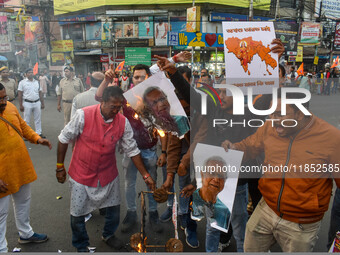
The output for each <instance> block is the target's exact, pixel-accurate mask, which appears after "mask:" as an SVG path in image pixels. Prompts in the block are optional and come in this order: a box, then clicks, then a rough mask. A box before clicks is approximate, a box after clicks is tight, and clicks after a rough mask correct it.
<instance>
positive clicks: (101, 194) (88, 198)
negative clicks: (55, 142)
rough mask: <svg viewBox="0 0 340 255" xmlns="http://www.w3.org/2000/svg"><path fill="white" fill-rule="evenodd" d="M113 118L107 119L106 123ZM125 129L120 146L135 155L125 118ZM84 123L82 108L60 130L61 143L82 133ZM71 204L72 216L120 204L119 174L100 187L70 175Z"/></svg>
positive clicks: (71, 139) (135, 150) (135, 146)
mask: <svg viewBox="0 0 340 255" xmlns="http://www.w3.org/2000/svg"><path fill="white" fill-rule="evenodd" d="M112 121H113V120H112V119H111V120H107V121H106V122H107V123H110V122H112ZM125 121H126V122H125V129H124V133H123V136H122V138H121V139H120V140H119V143H120V147H121V148H122V150H123V152H125V153H126V154H127V155H128V157H133V156H136V155H138V154H139V153H140V151H139V149H138V147H137V143H136V141H135V140H134V139H133V130H132V128H131V125H130V122H129V121H128V120H127V119H126V118H125ZM84 124H85V115H84V111H83V110H82V109H79V110H77V111H76V112H75V114H74V116H73V117H72V119H71V121H70V122H69V123H68V124H67V125H66V126H65V127H64V129H63V130H62V131H61V133H60V135H59V136H58V139H59V141H60V142H61V143H64V144H65V143H70V142H71V141H73V140H75V139H76V138H77V136H78V135H80V134H82V133H83V130H84ZM69 181H70V189H71V206H70V213H71V215H72V216H76V217H78V216H83V215H87V214H89V213H90V212H92V211H93V210H96V209H99V208H105V207H110V206H116V205H119V204H120V187H119V176H117V178H115V179H114V180H113V181H112V182H110V183H109V184H107V185H106V186H105V187H102V186H101V185H100V183H99V180H98V185H97V187H89V186H86V185H83V184H80V183H78V182H76V181H75V180H73V179H72V178H71V177H70V178H69Z"/></svg>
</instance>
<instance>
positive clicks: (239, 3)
mask: <svg viewBox="0 0 340 255" xmlns="http://www.w3.org/2000/svg"><path fill="white" fill-rule="evenodd" d="M335 1H336V0H335ZM195 3H196V4H205V3H206V4H220V5H227V6H236V7H241V8H249V0H196V1H195ZM152 4H158V5H162V4H164V5H168V4H192V0H167V1H164V0H149V1H141V0H125V1H123V2H122V1H121V0H96V1H84V0H82V1H80V0H54V1H53V6H54V15H61V14H66V13H70V12H76V11H81V10H86V9H92V8H96V7H101V6H109V5H112V6H121V5H152ZM253 7H254V9H256V10H265V11H269V9H270V0H256V1H254V3H253Z"/></svg>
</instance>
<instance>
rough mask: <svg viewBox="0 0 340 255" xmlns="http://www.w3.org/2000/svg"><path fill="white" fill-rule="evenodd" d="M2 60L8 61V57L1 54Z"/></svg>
mask: <svg viewBox="0 0 340 255" xmlns="http://www.w3.org/2000/svg"><path fill="white" fill-rule="evenodd" d="M0 61H8V59H7V58H6V57H5V56H0Z"/></svg>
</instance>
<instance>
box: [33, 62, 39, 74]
mask: <svg viewBox="0 0 340 255" xmlns="http://www.w3.org/2000/svg"><path fill="white" fill-rule="evenodd" d="M38 70H39V64H38V62H37V63H35V65H34V67H33V75H36V74H37V73H38Z"/></svg>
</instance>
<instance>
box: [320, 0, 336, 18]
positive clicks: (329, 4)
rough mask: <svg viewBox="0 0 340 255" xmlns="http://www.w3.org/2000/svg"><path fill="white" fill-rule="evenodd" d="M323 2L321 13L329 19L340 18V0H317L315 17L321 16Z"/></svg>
mask: <svg viewBox="0 0 340 255" xmlns="http://www.w3.org/2000/svg"><path fill="white" fill-rule="evenodd" d="M321 3H322V8H321V13H322V16H326V17H327V18H329V19H340V1H339V0H315V13H314V16H315V17H319V14H320V6H321Z"/></svg>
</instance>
